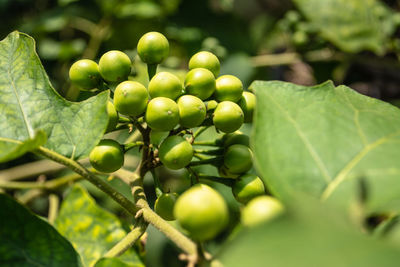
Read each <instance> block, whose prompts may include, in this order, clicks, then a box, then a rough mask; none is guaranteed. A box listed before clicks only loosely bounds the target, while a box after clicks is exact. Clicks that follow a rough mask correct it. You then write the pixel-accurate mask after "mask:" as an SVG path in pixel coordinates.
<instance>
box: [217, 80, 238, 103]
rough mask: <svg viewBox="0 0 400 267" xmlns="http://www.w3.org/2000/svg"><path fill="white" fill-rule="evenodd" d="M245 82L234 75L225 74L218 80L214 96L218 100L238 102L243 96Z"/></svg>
mask: <svg viewBox="0 0 400 267" xmlns="http://www.w3.org/2000/svg"><path fill="white" fill-rule="evenodd" d="M242 93H243V84H242V82H241V81H240V80H239V79H238V78H237V77H235V76H233V75H223V76H221V77H219V78H218V79H217V80H216V88H215V92H214V97H215V99H216V100H217V101H232V102H237V101H239V99H240V98H241V97H242Z"/></svg>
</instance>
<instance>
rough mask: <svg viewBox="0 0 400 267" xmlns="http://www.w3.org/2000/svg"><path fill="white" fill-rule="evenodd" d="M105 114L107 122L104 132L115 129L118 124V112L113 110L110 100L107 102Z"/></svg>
mask: <svg viewBox="0 0 400 267" xmlns="http://www.w3.org/2000/svg"><path fill="white" fill-rule="evenodd" d="M107 114H108V123H107V128H106V133H108V132H111V131H112V130H114V129H115V127H116V126H117V124H118V119H119V116H118V112H117V111H116V110H115V107H114V105H113V103H111V102H110V101H108V102H107Z"/></svg>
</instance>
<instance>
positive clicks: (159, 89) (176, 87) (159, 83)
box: [149, 72, 183, 100]
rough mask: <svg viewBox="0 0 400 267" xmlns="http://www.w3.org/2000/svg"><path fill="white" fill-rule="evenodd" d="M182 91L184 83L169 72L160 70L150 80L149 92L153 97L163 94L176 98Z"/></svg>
mask: <svg viewBox="0 0 400 267" xmlns="http://www.w3.org/2000/svg"><path fill="white" fill-rule="evenodd" d="M182 92H183V85H182V83H181V81H180V80H179V78H178V77H176V76H175V75H173V74H172V73H169V72H159V73H157V74H156V75H154V77H153V78H152V79H151V81H150V82H149V94H150V97H151V98H155V97H160V96H163V97H168V98H171V99H172V100H175V99H176V98H178V97H179V96H180V95H181V94H182Z"/></svg>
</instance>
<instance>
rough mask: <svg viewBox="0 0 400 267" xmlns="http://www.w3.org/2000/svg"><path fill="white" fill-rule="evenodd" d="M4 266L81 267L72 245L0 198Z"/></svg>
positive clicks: (0, 254)
mask: <svg viewBox="0 0 400 267" xmlns="http://www.w3.org/2000/svg"><path fill="white" fill-rule="evenodd" d="M0 207H1V209H0V218H1V219H0V240H1V242H0V262H1V263H0V265H1V266H4V267H6V266H60V267H61V266H66V267H74V266H81V261H80V258H79V255H78V254H77V253H76V251H75V250H74V248H73V247H72V245H71V244H70V243H69V242H68V240H66V239H65V238H64V237H62V236H61V235H60V234H59V233H58V232H57V231H56V230H55V229H54V228H53V227H52V226H51V225H49V224H48V223H47V222H45V221H44V220H42V219H40V218H38V217H37V216H35V215H34V214H32V213H31V212H29V211H28V210H27V209H26V208H25V207H23V206H21V205H20V204H19V203H17V202H16V201H15V200H14V199H12V198H10V197H9V196H7V195H4V194H0Z"/></svg>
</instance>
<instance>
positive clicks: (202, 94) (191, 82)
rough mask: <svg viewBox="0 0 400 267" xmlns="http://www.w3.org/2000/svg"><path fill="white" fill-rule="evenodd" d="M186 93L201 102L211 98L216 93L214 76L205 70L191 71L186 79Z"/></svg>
mask: <svg viewBox="0 0 400 267" xmlns="http://www.w3.org/2000/svg"><path fill="white" fill-rule="evenodd" d="M185 91H186V93H187V94H189V95H194V96H197V97H198V98H200V99H201V100H204V99H207V98H209V97H210V96H211V95H212V94H213V93H214V91H215V77H214V74H213V73H212V72H211V71H209V70H208V69H204V68H196V69H193V70H191V71H189V72H188V73H187V74H186V78H185Z"/></svg>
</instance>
